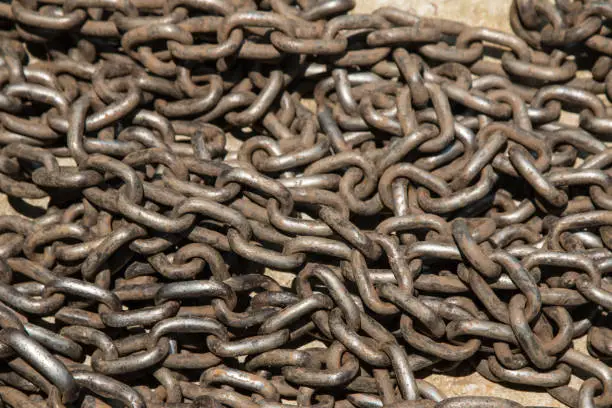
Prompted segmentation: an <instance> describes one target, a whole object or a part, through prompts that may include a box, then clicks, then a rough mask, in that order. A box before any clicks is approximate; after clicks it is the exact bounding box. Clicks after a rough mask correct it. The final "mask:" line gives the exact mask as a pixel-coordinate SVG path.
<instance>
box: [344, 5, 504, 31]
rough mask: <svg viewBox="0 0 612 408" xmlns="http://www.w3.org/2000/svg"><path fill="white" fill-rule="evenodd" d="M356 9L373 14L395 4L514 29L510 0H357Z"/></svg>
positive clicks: (413, 10) (422, 13)
mask: <svg viewBox="0 0 612 408" xmlns="http://www.w3.org/2000/svg"><path fill="white" fill-rule="evenodd" d="M356 3H357V6H356V7H355V12H357V13H370V12H372V11H374V10H376V9H377V8H379V7H384V6H392V7H397V8H399V9H402V10H406V11H410V12H411V13H414V14H416V15H419V16H434V17H442V18H448V19H452V20H456V21H461V22H463V23H466V24H470V25H474V26H483V27H490V28H496V29H498V30H504V31H511V29H510V25H509V23H508V10H510V4H511V3H512V1H511V0H356Z"/></svg>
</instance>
